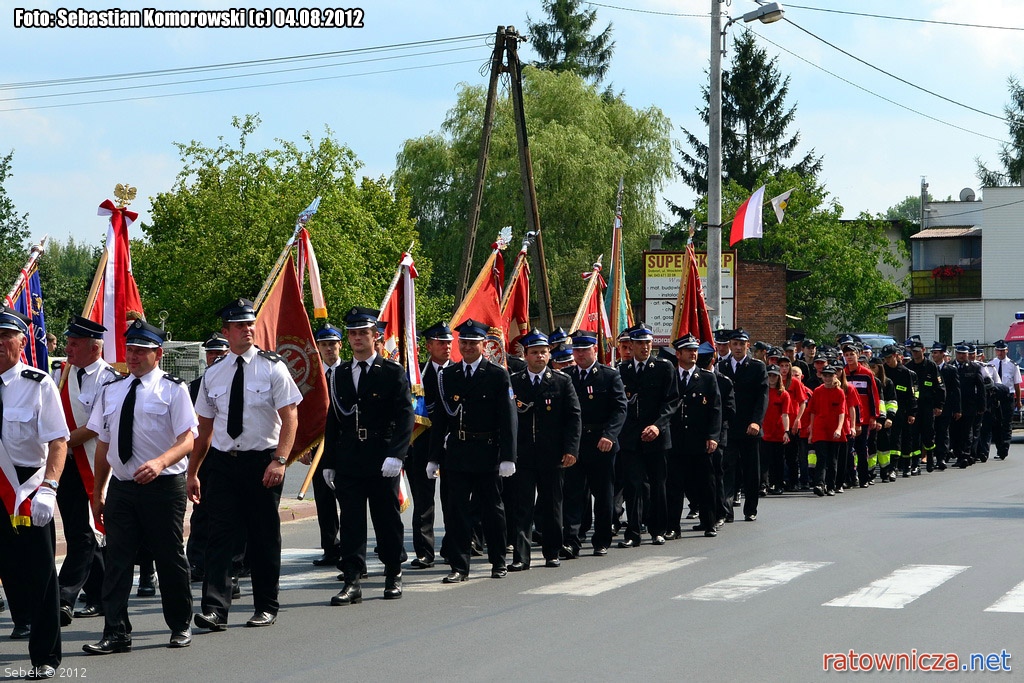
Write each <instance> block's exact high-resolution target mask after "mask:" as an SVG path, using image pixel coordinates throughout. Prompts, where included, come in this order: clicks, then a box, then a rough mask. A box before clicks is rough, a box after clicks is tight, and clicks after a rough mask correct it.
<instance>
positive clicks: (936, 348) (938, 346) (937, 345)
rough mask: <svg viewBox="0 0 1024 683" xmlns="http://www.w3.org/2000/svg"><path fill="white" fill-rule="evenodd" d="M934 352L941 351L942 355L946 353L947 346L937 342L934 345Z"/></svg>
mask: <svg viewBox="0 0 1024 683" xmlns="http://www.w3.org/2000/svg"><path fill="white" fill-rule="evenodd" d="M932 351H941V352H942V353H945V352H946V345H945V344H943V343H941V342H935V343H933V344H932Z"/></svg>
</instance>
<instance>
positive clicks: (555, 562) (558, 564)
mask: <svg viewBox="0 0 1024 683" xmlns="http://www.w3.org/2000/svg"><path fill="white" fill-rule="evenodd" d="M544 566H545V567H551V568H552V569H557V568H559V567H561V566H562V561H561V560H559V559H558V558H557V557H554V558H552V559H550V560H544Z"/></svg>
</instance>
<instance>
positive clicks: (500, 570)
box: [491, 565, 508, 579]
mask: <svg viewBox="0 0 1024 683" xmlns="http://www.w3.org/2000/svg"><path fill="white" fill-rule="evenodd" d="M506 576H508V568H507V567H506V566H505V565H495V566H493V567H491V578H492V579H504V578H505V577H506Z"/></svg>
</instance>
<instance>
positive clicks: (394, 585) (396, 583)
mask: <svg viewBox="0 0 1024 683" xmlns="http://www.w3.org/2000/svg"><path fill="white" fill-rule="evenodd" d="M400 597H402V573H401V572H399V573H398V574H395V575H394V576H386V577H384V599H385V600H398V599H399V598H400Z"/></svg>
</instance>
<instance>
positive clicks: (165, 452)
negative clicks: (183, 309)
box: [82, 320, 198, 655]
mask: <svg viewBox="0 0 1024 683" xmlns="http://www.w3.org/2000/svg"><path fill="white" fill-rule="evenodd" d="M166 336H167V335H166V333H165V332H164V331H163V330H162V329H160V328H159V327H154V326H153V325H150V324H149V323H146V322H143V321H142V320H136V321H135V322H133V323H132V324H131V325H130V326H129V327H128V330H127V331H126V332H125V337H126V340H125V344H126V351H125V362H126V364H127V366H128V372H129V373H130V374H129V376H128V378H119V379H118V380H115V381H112V382H110V383H108V384H106V385H105V386H104V387H103V390H102V392H101V393H100V395H99V396H98V398H97V401H96V406H95V408H94V409H93V411H92V415H91V417H90V418H89V425H88V426H89V429H91V430H93V431H94V432H96V434H97V437H96V440H97V444H96V482H95V489H94V491H93V502H92V508H93V514H94V515H95V516H96V518H97V519H102V520H103V523H104V525H105V527H106V530H107V566H106V572H105V575H104V579H103V612H104V624H103V638H102V639H101V640H100V641H99V642H98V643H96V644H94V645H83V646H82V650H84V651H85V653H86V654H90V655H107V654H113V653H115V652H128V651H130V650H131V649H132V623H131V620H130V619H129V618H128V596H129V595H130V594H131V590H132V577H133V574H134V573H135V558H136V556H137V555H138V553H139V550H140V549H142V548H145V549H146V550H147V551H148V552H149V554H150V555H151V556H152V557H153V559H154V561H155V564H156V569H157V571H158V572H159V574H160V599H161V602H162V603H163V613H164V621H165V622H166V623H167V626H168V627H169V628H170V629H171V640H170V647H172V648H181V647H188V646H189V645H191V644H192V630H191V628H190V627H189V622H190V621H191V620H192V588H191V586H190V585H189V584H190V582H189V569H188V560H187V559H185V546H184V543H183V540H182V536H183V533H182V527H183V524H184V521H185V470H186V469H187V467H188V464H187V461H185V460H183V458H185V457H186V456H187V455H188V453H189V452H190V451H191V450H192V444H193V439H194V438H195V435H196V426H197V424H198V422H197V421H196V415H195V411H194V410H193V409H192V401H191V400H190V399H189V396H188V390H187V389H186V388H185V385H184V383H183V382H182V380H180V379H178V378H177V377H172V376H171V375H168V374H167V373H165V372H164V371H163V370H161V369H160V368H158V367H157V365H158V363H159V362H160V359H161V358H163V344H164V340H165V339H166ZM111 475H113V476H111ZM108 481H109V483H110V490H109V491H107V492H106V495H104V491H105V489H106V487H107V482H108Z"/></svg>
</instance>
